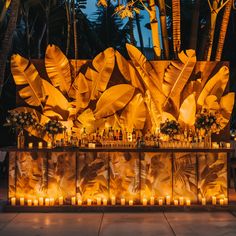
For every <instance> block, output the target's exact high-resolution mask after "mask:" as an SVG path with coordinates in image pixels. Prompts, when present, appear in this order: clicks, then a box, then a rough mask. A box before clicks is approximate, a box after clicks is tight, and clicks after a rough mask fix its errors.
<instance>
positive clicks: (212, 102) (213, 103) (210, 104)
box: [203, 95, 220, 111]
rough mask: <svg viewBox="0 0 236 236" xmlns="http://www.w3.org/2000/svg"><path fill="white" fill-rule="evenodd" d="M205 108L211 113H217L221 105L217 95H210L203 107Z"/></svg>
mask: <svg viewBox="0 0 236 236" xmlns="http://www.w3.org/2000/svg"><path fill="white" fill-rule="evenodd" d="M203 108H205V109H207V110H209V111H217V110H219V109H220V105H219V103H218V102H217V97H216V96H215V95H209V96H207V97H206V99H205V103H204V105H203Z"/></svg>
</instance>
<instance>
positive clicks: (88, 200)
mask: <svg viewBox="0 0 236 236" xmlns="http://www.w3.org/2000/svg"><path fill="white" fill-rule="evenodd" d="M87 205H88V206H91V205H92V200H91V199H90V198H88V199H87Z"/></svg>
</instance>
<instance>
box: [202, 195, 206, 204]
mask: <svg viewBox="0 0 236 236" xmlns="http://www.w3.org/2000/svg"><path fill="white" fill-rule="evenodd" d="M202 205H203V206H205V205H206V198H205V197H203V198H202Z"/></svg>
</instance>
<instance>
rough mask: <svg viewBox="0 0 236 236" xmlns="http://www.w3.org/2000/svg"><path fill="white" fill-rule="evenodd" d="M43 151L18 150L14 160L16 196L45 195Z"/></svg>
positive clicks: (31, 196)
mask: <svg viewBox="0 0 236 236" xmlns="http://www.w3.org/2000/svg"><path fill="white" fill-rule="evenodd" d="M44 164H45V162H44V153H42V152H39V153H36V152H18V153H17V160H16V165H17V166H16V168H17V169H16V197H22V196H24V197H25V198H33V197H35V196H45V195H46V190H47V189H46V187H47V185H46V182H45V172H44Z"/></svg>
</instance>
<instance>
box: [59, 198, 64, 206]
mask: <svg viewBox="0 0 236 236" xmlns="http://www.w3.org/2000/svg"><path fill="white" fill-rule="evenodd" d="M58 201H59V205H60V206H62V205H63V203H64V198H63V197H59V199H58Z"/></svg>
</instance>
